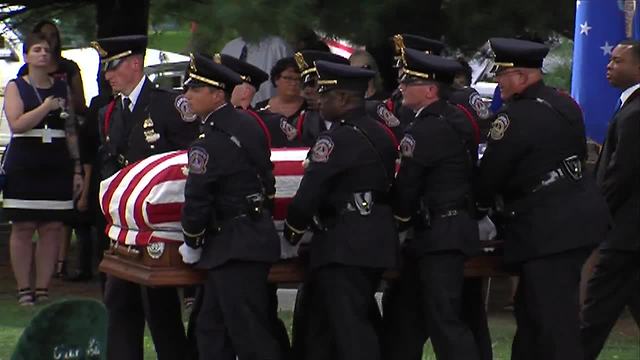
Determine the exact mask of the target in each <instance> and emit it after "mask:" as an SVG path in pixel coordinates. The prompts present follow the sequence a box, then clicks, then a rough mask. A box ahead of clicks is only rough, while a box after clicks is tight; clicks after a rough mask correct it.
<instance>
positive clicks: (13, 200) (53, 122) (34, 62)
mask: <svg viewBox="0 0 640 360" xmlns="http://www.w3.org/2000/svg"><path fill="white" fill-rule="evenodd" d="M24 55H25V60H26V63H27V65H28V68H29V72H28V73H29V74H28V75H25V76H21V77H18V78H16V79H15V80H12V81H10V82H9V83H8V84H7V87H6V89H5V105H4V109H5V114H6V116H7V120H8V122H9V127H10V128H11V132H12V138H11V142H10V144H9V146H8V149H7V150H6V152H5V157H6V159H5V163H4V169H5V172H6V174H7V182H6V186H5V189H4V194H3V195H4V200H3V207H4V212H5V214H6V216H7V218H8V219H9V220H10V221H11V236H10V240H9V245H10V252H11V264H12V267H13V272H14V275H15V277H16V282H17V285H18V302H19V303H20V304H21V305H33V303H34V301H45V300H47V299H48V288H49V283H50V281H51V276H52V274H53V271H54V265H55V260H56V254H57V252H58V247H59V243H60V240H61V238H62V233H63V230H64V226H63V223H64V221H67V219H68V217H69V215H70V214H71V213H72V212H71V211H72V210H73V199H74V196H77V195H79V193H80V192H81V190H82V181H83V180H82V176H81V170H82V169H81V165H80V161H79V152H78V138H77V134H76V132H75V128H76V124H75V123H74V121H75V116H73V109H72V108H69V109H67V108H66V104H67V103H71V101H72V99H71V97H70V96H69V95H68V94H67V84H66V83H65V82H63V81H60V80H55V79H54V78H53V77H51V76H50V75H49V71H48V69H47V67H48V65H49V63H50V56H51V54H50V47H49V43H48V41H47V38H46V37H45V36H43V35H42V34H40V33H32V34H30V35H29V36H28V37H27V39H26V41H25V44H24ZM36 230H37V231H38V241H37V245H36V255H35V265H36V266H35V269H36V274H35V292H34V291H32V287H31V285H30V279H31V276H30V272H31V264H32V255H31V254H32V247H33V242H32V237H33V234H34V232H35V231H36Z"/></svg>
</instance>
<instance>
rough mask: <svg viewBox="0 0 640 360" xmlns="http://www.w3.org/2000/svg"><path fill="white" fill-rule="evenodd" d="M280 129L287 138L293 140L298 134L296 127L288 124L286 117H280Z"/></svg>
mask: <svg viewBox="0 0 640 360" xmlns="http://www.w3.org/2000/svg"><path fill="white" fill-rule="evenodd" d="M280 130H282V132H283V133H284V135H285V136H286V137H287V140H289V141H293V140H294V139H295V138H296V137H297V136H298V129H296V128H295V127H294V126H293V125H291V124H289V122H288V121H287V119H286V118H284V117H283V118H280Z"/></svg>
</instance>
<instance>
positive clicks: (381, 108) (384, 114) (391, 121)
mask: <svg viewBox="0 0 640 360" xmlns="http://www.w3.org/2000/svg"><path fill="white" fill-rule="evenodd" d="M376 113H377V114H378V116H379V117H380V119H382V121H384V123H385V124H387V126H388V127H390V128H393V127H396V126H398V125H400V120H399V119H398V118H397V117H396V116H395V115H393V113H392V112H391V111H389V109H387V106H386V105H385V104H384V103H380V104H378V108H377V109H376Z"/></svg>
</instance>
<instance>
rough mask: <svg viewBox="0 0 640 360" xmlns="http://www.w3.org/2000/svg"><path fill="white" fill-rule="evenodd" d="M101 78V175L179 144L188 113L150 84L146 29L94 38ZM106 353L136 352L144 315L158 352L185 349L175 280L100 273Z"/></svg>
mask: <svg viewBox="0 0 640 360" xmlns="http://www.w3.org/2000/svg"><path fill="white" fill-rule="evenodd" d="M92 46H93V47H94V48H95V49H96V50H97V51H98V53H99V55H100V61H101V67H102V70H103V71H104V72H105V79H106V80H107V81H108V82H109V84H110V86H111V88H112V89H113V93H114V94H117V95H116V97H115V98H114V99H113V101H111V102H110V103H109V104H108V105H107V106H105V107H103V108H102V109H101V110H100V111H99V115H98V126H99V129H98V130H99V133H100V148H99V150H98V151H99V155H98V156H99V158H100V159H99V162H100V175H101V179H106V178H108V177H109V176H111V175H113V174H114V173H116V172H117V171H118V170H120V169H121V168H123V167H125V166H127V165H128V164H129V163H133V162H136V161H138V160H141V159H144V158H146V157H148V156H150V155H153V154H157V153H162V152H167V151H171V150H178V149H185V148H187V146H188V145H189V143H190V142H191V141H193V140H194V139H195V138H196V137H197V134H198V122H197V121H195V117H192V116H190V115H189V114H186V113H181V112H180V109H181V108H180V107H179V106H178V104H179V99H176V98H175V96H174V95H173V94H171V93H169V92H166V91H163V90H160V89H157V88H155V87H154V86H153V84H152V83H151V82H150V81H149V79H147V77H146V76H145V75H144V72H143V66H144V65H143V64H144V53H145V50H146V46H147V37H146V36H142V35H133V36H120V37H113V38H104V39H98V40H97V41H96V42H93V43H92ZM104 303H105V306H106V307H107V313H108V327H107V335H108V336H107V339H108V340H107V356H108V358H109V359H118V360H120V359H126V360H129V359H131V360H141V359H142V358H143V338H144V327H145V320H146V321H147V323H148V325H149V330H150V331H151V336H152V338H153V342H154V345H155V348H156V352H157V355H158V359H167V360H169V359H171V360H172V359H182V358H185V357H187V358H188V356H189V355H188V353H187V350H188V349H187V345H186V337H185V331H184V325H183V323H182V313H181V309H180V299H179V297H178V293H177V290H176V289H175V288H150V287H144V286H140V285H138V284H135V283H132V282H129V281H126V280H124V279H120V278H117V277H115V276H111V275H108V276H107V281H106V284H105V291H104Z"/></svg>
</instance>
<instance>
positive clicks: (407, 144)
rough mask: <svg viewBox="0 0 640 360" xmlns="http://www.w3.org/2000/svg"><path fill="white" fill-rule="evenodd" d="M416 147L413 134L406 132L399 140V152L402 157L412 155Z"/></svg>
mask: <svg viewBox="0 0 640 360" xmlns="http://www.w3.org/2000/svg"><path fill="white" fill-rule="evenodd" d="M415 149H416V140H415V139H414V138H413V136H411V135H409V134H406V135H405V136H404V137H403V138H402V141H400V153H401V154H402V156H403V157H408V158H410V157H413V152H414V151H415Z"/></svg>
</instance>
